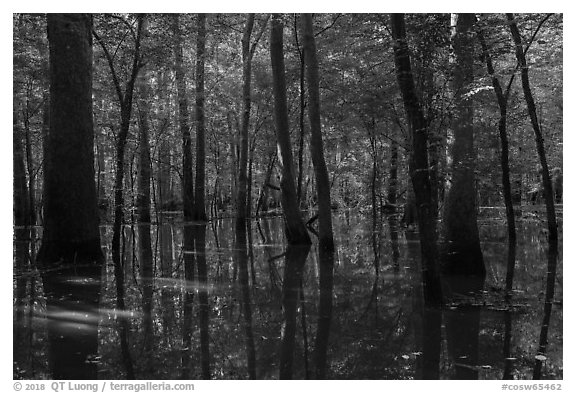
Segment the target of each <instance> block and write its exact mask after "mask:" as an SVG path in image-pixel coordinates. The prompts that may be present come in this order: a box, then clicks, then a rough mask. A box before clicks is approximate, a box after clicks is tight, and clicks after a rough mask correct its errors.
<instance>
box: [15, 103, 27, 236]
mask: <svg viewBox="0 0 576 393" xmlns="http://www.w3.org/2000/svg"><path fill="white" fill-rule="evenodd" d="M13 117H14V119H13V122H14V128H13V131H12V132H13V133H12V148H13V150H12V160H13V165H14V166H13V171H14V193H13V198H14V226H17V227H21V226H29V225H30V224H31V222H30V214H29V208H28V187H27V185H26V168H25V166H24V150H23V147H22V140H21V135H20V130H19V129H18V114H17V111H14V114H13Z"/></svg>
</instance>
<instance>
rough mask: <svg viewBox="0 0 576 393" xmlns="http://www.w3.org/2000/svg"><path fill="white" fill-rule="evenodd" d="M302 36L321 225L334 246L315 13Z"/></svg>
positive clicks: (324, 240) (327, 244)
mask: <svg viewBox="0 0 576 393" xmlns="http://www.w3.org/2000/svg"><path fill="white" fill-rule="evenodd" d="M302 36H303V40H304V57H305V59H306V60H305V61H306V81H307V82H308V116H309V118H310V155H311V156H312V163H313V164H314V174H315V178H316V192H317V194H318V229H319V235H320V236H319V237H320V247H324V248H326V249H327V250H333V249H334V235H333V233H332V210H331V202H330V179H329V178H328V169H327V167H326V160H325V159H324V145H323V141H322V130H321V122H320V88H319V76H318V57H317V54H316V42H315V40H314V26H313V24H312V14H302Z"/></svg>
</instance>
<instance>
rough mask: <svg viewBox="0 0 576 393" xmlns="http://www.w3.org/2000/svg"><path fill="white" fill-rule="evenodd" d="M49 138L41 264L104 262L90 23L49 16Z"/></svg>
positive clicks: (76, 17)
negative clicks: (101, 238) (99, 205)
mask: <svg viewBox="0 0 576 393" xmlns="http://www.w3.org/2000/svg"><path fill="white" fill-rule="evenodd" d="M48 39H49V43H50V119H51V123H50V133H49V136H48V140H47V150H48V151H49V154H48V155H47V158H48V160H46V161H45V167H44V188H45V194H44V196H45V201H44V205H45V206H44V233H43V239H42V246H41V248H40V251H39V254H38V260H39V261H42V262H44V263H53V262H56V261H58V260H60V259H64V260H65V261H70V262H72V261H96V260H100V259H101V258H102V251H101V249H100V232H99V229H98V207H97V200H96V184H95V182H94V174H95V172H94V128H93V121H92V18H91V17H90V16H89V15H86V14H48Z"/></svg>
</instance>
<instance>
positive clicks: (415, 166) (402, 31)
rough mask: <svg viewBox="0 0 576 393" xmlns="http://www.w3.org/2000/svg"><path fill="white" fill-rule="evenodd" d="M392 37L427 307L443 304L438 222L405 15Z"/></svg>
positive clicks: (394, 17)
mask: <svg viewBox="0 0 576 393" xmlns="http://www.w3.org/2000/svg"><path fill="white" fill-rule="evenodd" d="M390 19H391V25H392V37H393V38H394V40H395V42H394V61H395V63H396V75H397V78H398V85H399V87H400V92H401V94H402V99H403V101H404V108H405V110H406V117H407V119H408V124H409V126H410V131H411V139H412V151H411V156H410V164H409V171H410V177H411V179H412V185H413V188H414V194H415V199H416V206H417V211H418V227H419V230H420V247H421V250H422V280H423V283H424V299H425V302H426V304H427V305H439V304H441V303H442V289H441V286H440V272H439V268H438V249H437V244H436V241H437V234H436V221H435V219H434V213H433V212H432V205H431V201H432V196H431V186H430V177H429V176H430V175H429V170H430V168H429V166H428V151H427V148H428V130H427V127H426V121H425V119H424V114H423V113H422V109H421V106H420V101H419V99H418V96H417V95H416V90H415V87H414V78H413V76H412V69H411V65H410V53H409V51H408V43H407V42H406V26H405V24H404V15H403V14H391V15H390Z"/></svg>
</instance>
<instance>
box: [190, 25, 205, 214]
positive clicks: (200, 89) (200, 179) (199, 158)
mask: <svg viewBox="0 0 576 393" xmlns="http://www.w3.org/2000/svg"><path fill="white" fill-rule="evenodd" d="M205 52H206V14H198V16H197V34H196V194H195V200H194V217H193V218H194V220H196V221H206V206H205V203H204V200H205V188H206V125H205V124H204V123H205V120H204V118H205V115H204V101H205V97H204V64H205V63H206V58H205V57H206V53H205Z"/></svg>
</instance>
